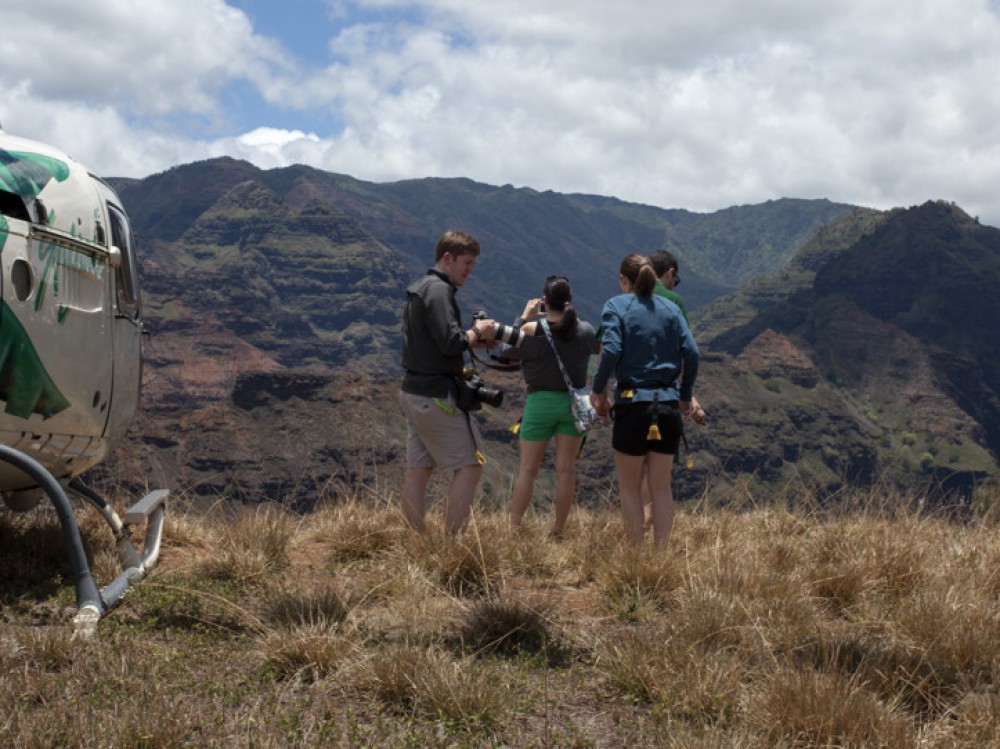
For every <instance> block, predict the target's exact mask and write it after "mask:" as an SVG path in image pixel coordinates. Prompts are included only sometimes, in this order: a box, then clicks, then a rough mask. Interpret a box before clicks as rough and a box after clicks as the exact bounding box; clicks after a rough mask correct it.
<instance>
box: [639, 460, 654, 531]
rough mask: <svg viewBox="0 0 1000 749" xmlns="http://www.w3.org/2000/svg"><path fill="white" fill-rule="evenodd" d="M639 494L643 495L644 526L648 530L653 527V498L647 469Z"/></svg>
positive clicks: (643, 475)
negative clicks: (650, 493) (650, 492)
mask: <svg viewBox="0 0 1000 749" xmlns="http://www.w3.org/2000/svg"><path fill="white" fill-rule="evenodd" d="M639 496H641V497H642V528H643V530H646V531H648V530H649V529H650V528H652V527H653V498H652V497H651V496H650V495H649V479H647V478H646V472H645V471H643V474H642V485H641V487H640V488H639Z"/></svg>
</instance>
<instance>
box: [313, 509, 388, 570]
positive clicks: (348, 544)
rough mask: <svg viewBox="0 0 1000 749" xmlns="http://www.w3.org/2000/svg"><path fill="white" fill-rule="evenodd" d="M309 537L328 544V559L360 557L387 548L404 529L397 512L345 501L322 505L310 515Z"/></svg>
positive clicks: (367, 556)
mask: <svg viewBox="0 0 1000 749" xmlns="http://www.w3.org/2000/svg"><path fill="white" fill-rule="evenodd" d="M310 524H311V525H312V526H313V530H312V532H313V537H314V538H315V539H316V540H317V541H319V542H321V543H323V544H324V545H325V546H326V547H327V548H329V562H330V564H331V565H337V564H341V563H345V562H351V561H361V560H366V559H371V558H372V557H374V556H376V555H378V554H381V553H384V552H387V551H389V550H390V549H392V548H394V547H395V546H397V545H398V544H399V543H400V540H401V538H402V537H403V534H404V533H405V532H406V531H405V528H404V526H403V523H402V521H401V520H400V517H399V512H398V511H394V510H389V509H387V508H383V509H381V510H376V509H373V508H372V507H369V506H365V505H363V504H360V503H359V502H357V501H346V502H343V503H340V504H336V505H326V506H324V507H323V508H322V509H321V510H319V511H318V512H317V513H316V515H315V516H314V517H313V518H311V519H310Z"/></svg>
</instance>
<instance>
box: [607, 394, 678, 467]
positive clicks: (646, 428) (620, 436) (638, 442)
mask: <svg viewBox="0 0 1000 749" xmlns="http://www.w3.org/2000/svg"><path fill="white" fill-rule="evenodd" d="M612 418H613V419H614V429H613V431H612V433H611V447H613V448H614V449H615V450H617V451H618V452H620V453H625V454H626V455H635V456H639V455H645V454H646V453H648V452H654V453H665V454H667V455H676V454H677V448H678V447H679V446H680V442H681V433H682V432H683V431H684V421H683V419H682V418H681V411H680V408H678V406H677V401H666V402H661V403H657V404H656V406H655V407H654V406H653V404H652V403H650V402H648V401H646V402H641V403H621V404H618V405H616V406H615V407H614V409H613V410H612ZM654 420H655V422H656V426H657V427H658V428H659V430H660V439H658V440H657V439H648V437H649V432H650V426H651V425H652V424H653V422H654Z"/></svg>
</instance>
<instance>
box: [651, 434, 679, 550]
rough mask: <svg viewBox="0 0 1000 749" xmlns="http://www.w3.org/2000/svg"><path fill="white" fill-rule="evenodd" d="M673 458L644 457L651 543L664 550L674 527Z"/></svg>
mask: <svg viewBox="0 0 1000 749" xmlns="http://www.w3.org/2000/svg"><path fill="white" fill-rule="evenodd" d="M673 467H674V456H673V455H664V454H662V453H649V454H648V455H647V456H646V480H647V482H648V483H649V488H650V498H651V500H652V506H651V509H652V521H653V522H652V525H653V543H654V544H655V545H656V547H657V548H660V549H662V548H664V547H665V546H666V545H667V541H668V540H670V531H671V530H672V529H673V527H674V493H673V483H672V480H671V479H672V477H671V475H670V472H671V470H672V469H673Z"/></svg>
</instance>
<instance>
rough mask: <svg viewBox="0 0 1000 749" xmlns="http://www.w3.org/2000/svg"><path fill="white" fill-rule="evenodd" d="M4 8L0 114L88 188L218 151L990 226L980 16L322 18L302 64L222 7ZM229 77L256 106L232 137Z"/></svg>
mask: <svg viewBox="0 0 1000 749" xmlns="http://www.w3.org/2000/svg"><path fill="white" fill-rule="evenodd" d="M0 2H3V4H4V5H5V6H6V5H11V8H10V9H7V8H4V10H3V17H4V22H5V23H4V25H5V27H8V28H13V27H17V28H21V29H24V30H25V31H26V32H28V33H20V34H15V35H11V34H5V35H4V37H3V39H2V40H0V59H2V60H3V61H4V62H3V65H0V86H2V87H3V90H5V91H6V94H5V95H4V97H3V98H2V99H0V121H4V124H5V125H7V127H8V129H9V130H12V131H13V130H14V129H15V128H14V127H13V125H14V124H15V122H16V124H17V126H18V127H17V130H18V131H19V132H20V133H21V134H24V135H30V136H33V137H41V138H42V139H50V140H52V141H53V142H57V143H59V144H61V145H64V146H65V147H66V148H67V149H68V150H71V151H73V152H74V153H77V152H79V156H78V157H79V158H81V160H85V159H86V160H90V159H91V156H93V163H92V165H93V166H94V167H95V168H97V169H99V170H101V171H104V172H105V173H111V174H133V175H141V174H145V173H149V172H150V171H155V170H158V169H162V168H166V167H167V166H170V165H172V164H175V163H179V162H183V161H191V160H195V159H197V158H204V157H206V156H208V155H215V154H221V153H228V154H231V155H233V156H236V157H238V158H245V159H248V160H250V161H253V162H255V163H257V164H259V165H261V166H264V167H271V166H279V165H284V164H288V163H295V162H303V163H310V164H312V165H314V166H317V167H319V168H323V169H329V170H331V171H337V172H342V173H347V174H352V175H354V176H356V177H359V178H361V179H369V180H392V179H402V178H409V177H422V176H466V177H471V178H473V179H477V180H481V181H485V182H491V183H496V184H504V183H513V184H515V185H525V186H530V187H534V188H537V189H555V190H560V191H565V192H593V193H600V194H607V195H615V196H617V197H620V198H623V199H626V200H635V201H641V202H646V203H651V204H655V205H661V206H664V207H683V208H689V209H693V210H713V209H717V208H721V207H725V206H727V205H732V204H738V203H753V202H760V201H764V200H768V199H772V198H777V197H782V196H792V197H829V198H831V199H833V200H838V201H843V202H848V203H856V204H862V205H871V206H875V207H886V208H887V207H891V206H895V205H910V204H914V203H920V202H923V201H924V200H927V199H933V198H945V199H949V200H955V201H957V202H958V203H959V204H960V205H962V206H963V207H964V208H966V209H967V210H969V211H970V212H972V213H977V214H981V215H982V217H983V219H984V220H986V221H988V222H989V223H993V224H1000V208H997V207H995V205H994V203H995V201H994V200H993V199H992V189H993V186H994V185H996V184H997V183H998V182H1000V147H998V146H997V145H995V144H997V143H1000V97H997V95H996V94H995V93H994V84H993V78H994V77H995V71H996V70H997V69H1000V17H998V10H997V3H996V0H912V1H911V2H907V3H899V2H898V1H897V0H843V2H836V3H835V2H824V1H820V2H816V3H802V2H800V0H780V1H774V0H772V1H771V2H760V1H759V0H758V1H747V0H701V1H700V2H698V3H695V4H691V3H648V2H645V1H644V0H622V1H621V2H618V3H608V2H606V1H605V0H575V1H574V2H572V3H570V2H568V0H550V1H549V2H546V3H538V2H536V1H535V0H496V1H495V2H491V3H470V2H467V1H466V0H425V1H424V2H419V3H412V2H402V0H400V1H399V2H395V1H394V0H362V1H360V2H339V1H334V0H331V3H330V5H331V8H332V9H333V10H334V18H335V19H336V20H337V23H338V24H339V26H336V27H334V26H333V25H332V23H331V26H330V61H329V65H328V66H327V67H325V68H322V69H312V70H299V69H296V68H295V67H294V65H293V64H292V63H291V62H290V60H291V59H292V57H293V53H294V45H295V40H294V39H289V40H286V41H285V45H286V47H285V48H284V49H282V48H281V47H279V46H278V44H277V42H276V40H274V39H271V38H269V37H268V34H269V31H268V29H267V28H258V29H252V28H251V27H250V24H249V21H248V20H247V18H246V16H245V15H244V14H243V13H242V12H240V11H238V10H235V9H233V8H230V7H228V6H226V5H225V4H224V3H223V2H222V0H170V2H167V1H166V0H145V1H144V2H143V3H142V4H135V3H131V2H129V0H99V1H96V0H95V2H91V3H88V4H82V3H69V2H57V1H55V0H39V2H36V3H34V4H33V5H30V6H22V5H16V6H15V5H14V4H13V3H10V2H7V1H5V0H0ZM53 19H58V21H56V20H53ZM8 22H9V23H10V24H11V25H8ZM316 22H317V23H330V21H329V19H328V18H326V17H318V18H317V19H316ZM14 24H17V25H16V26H15V25H14ZM94 40H99V43H95V42H94ZM234 85H235V86H247V87H251V88H252V89H253V90H254V91H256V92H257V96H258V97H259V99H260V100H262V101H264V102H269V103H270V105H271V108H270V109H264V110H263V111H262V112H261V113H260V118H259V120H258V121H256V122H254V123H253V125H251V126H250V127H246V128H244V131H241V130H239V129H233V127H232V126H229V127H228V128H227V125H226V123H227V121H228V119H227V118H228V117H229V116H230V113H229V111H228V110H227V102H228V101H230V100H231V97H233V96H235V95H236V94H235V93H234V91H238V89H233V88H232V87H233V86H234ZM227 97H230V98H229V99H227ZM239 101H240V102H241V104H242V105H243V106H246V101H247V100H246V99H245V98H242V99H240V100H239ZM296 112H301V113H303V116H306V115H309V114H310V113H312V114H317V113H319V114H320V115H323V116H325V117H327V118H328V119H330V120H334V121H336V122H338V123H340V126H338V127H337V128H336V129H335V130H333V131H329V132H323V131H320V130H318V129H317V128H315V127H313V126H312V125H311V124H300V125H295V124H289V123H294V122H295V117H296V115H295V113H296ZM12 120H13V121H12ZM279 123H280V124H279ZM27 131H31V132H27ZM74 131H75V132H74ZM104 133H108V134H109V137H113V141H112V143H111V144H109V142H108V137H105V136H104V135H103V134H104ZM71 146H72V147H71ZM88 163H91V161H88Z"/></svg>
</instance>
